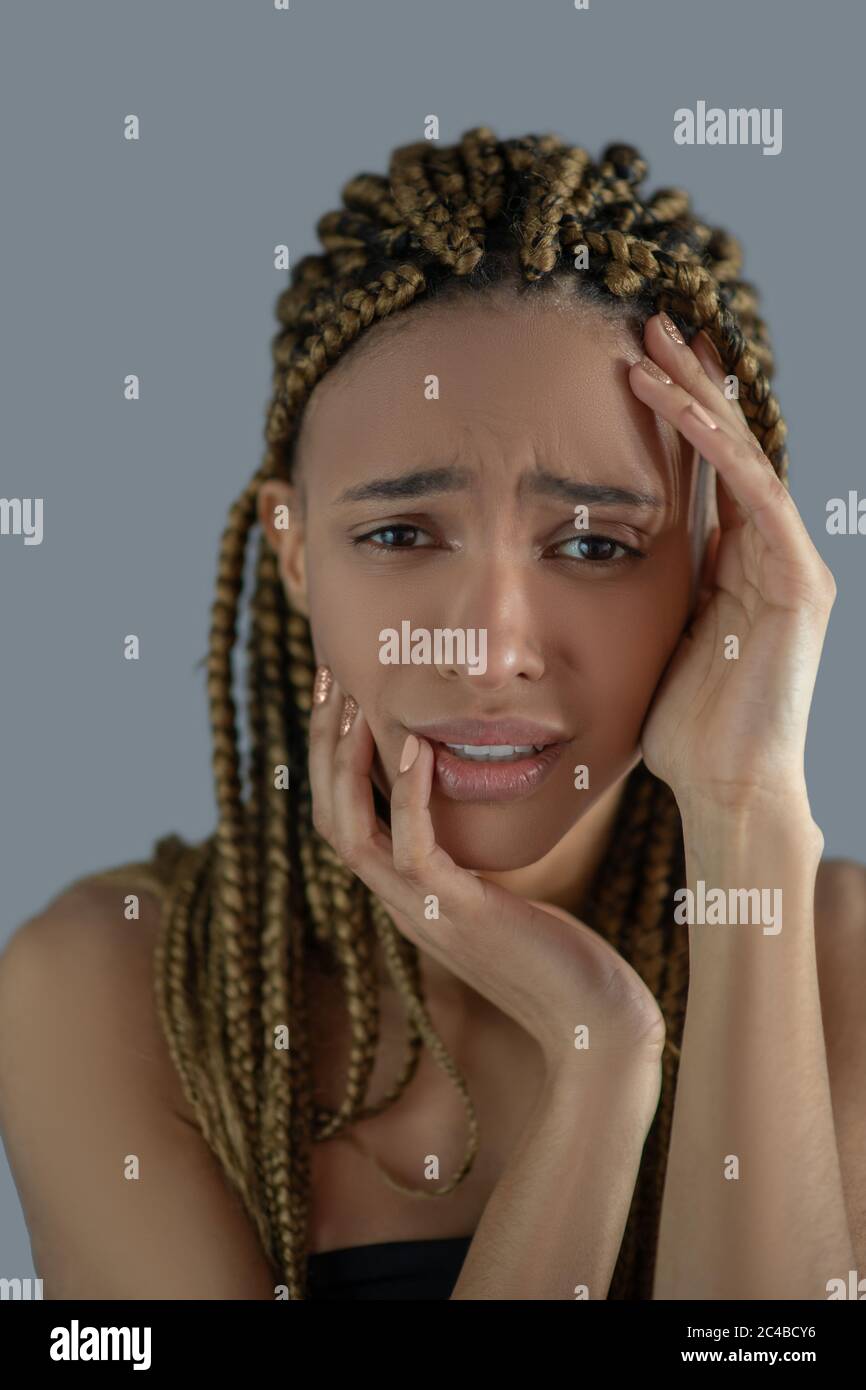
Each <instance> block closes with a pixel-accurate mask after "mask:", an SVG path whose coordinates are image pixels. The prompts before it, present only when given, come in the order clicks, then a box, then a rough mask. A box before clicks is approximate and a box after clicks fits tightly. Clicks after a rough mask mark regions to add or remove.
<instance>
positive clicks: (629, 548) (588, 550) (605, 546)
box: [555, 535, 646, 565]
mask: <svg viewBox="0 0 866 1390" xmlns="http://www.w3.org/2000/svg"><path fill="white" fill-rule="evenodd" d="M564 545H575V546H581V547H585V549H584V550H583V551H581V553H579V554H578V555H574V554H572V555H566V556H565V558H566V559H572V560H585V561H589V562H590V563H591V564H596V565H615V564H619V563H621V562H622V561H624V560H645V559H646V555H645V554H644V552H643V551H642V550H637V549H636V548H635V547H634V546H633V545H624V544H623V542H622V541H615V540H613V539H612V538H611V537H610V536H595V535H586V536H570V537H569V538H568V540H565V541H560V542H559V543H558V545H557V546H556V547H555V548H556V549H557V550H561V547H562V546H564ZM615 551H620V552H621V554H619V555H616V554H614V553H613V552H615Z"/></svg>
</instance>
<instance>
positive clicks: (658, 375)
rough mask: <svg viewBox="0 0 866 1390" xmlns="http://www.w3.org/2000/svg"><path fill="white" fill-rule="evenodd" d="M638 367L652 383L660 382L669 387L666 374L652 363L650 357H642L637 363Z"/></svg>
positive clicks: (668, 379)
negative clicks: (649, 377)
mask: <svg viewBox="0 0 866 1390" xmlns="http://www.w3.org/2000/svg"><path fill="white" fill-rule="evenodd" d="M638 366H639V367H642V368H643V370H644V371H645V372H646V373H647V376H651V377H652V379H653V381H662V382H664V384H665V385H666V386H670V385H671V379H670V377H669V376H668V374H667V372H664V371H662V369H661V367H660V366H659V364H658V362H654V361H653V360H652V358H651V357H642V358H641V359H640V361H639V362H638Z"/></svg>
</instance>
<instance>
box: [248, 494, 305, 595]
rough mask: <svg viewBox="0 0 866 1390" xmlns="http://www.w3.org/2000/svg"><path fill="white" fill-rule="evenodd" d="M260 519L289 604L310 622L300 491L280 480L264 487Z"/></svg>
mask: <svg viewBox="0 0 866 1390" xmlns="http://www.w3.org/2000/svg"><path fill="white" fill-rule="evenodd" d="M258 517H259V523H260V525H261V528H262V531H263V532H264V534H265V535H266V537H267V539H268V544H269V545H270V547H271V549H272V550H273V552H274V554H275V555H276V557H277V566H278V568H279V571H280V577H281V579H282V581H283V584H284V586H285V589H286V593H287V595H288V598H289V602H290V603H291V605H292V607H293V608H294V609H296V610H297V611H298V612H299V613H303V615H304V617H305V618H308V617H309V616H310V614H309V607H308V602H307V552H306V532H305V526H304V518H303V515H302V510H301V506H300V498H299V496H298V492H297V489H296V488H295V487H293V486H292V484H291V483H286V482H283V481H282V479H279V478H270V479H268V481H267V482H264V483H262V485H261V487H260V488H259V495H258Z"/></svg>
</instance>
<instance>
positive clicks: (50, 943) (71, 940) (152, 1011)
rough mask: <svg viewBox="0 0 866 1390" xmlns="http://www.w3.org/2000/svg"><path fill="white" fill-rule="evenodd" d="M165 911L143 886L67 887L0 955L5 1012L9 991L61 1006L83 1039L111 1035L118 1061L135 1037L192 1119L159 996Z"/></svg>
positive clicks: (159, 1082)
mask: <svg viewBox="0 0 866 1390" xmlns="http://www.w3.org/2000/svg"><path fill="white" fill-rule="evenodd" d="M131 891H134V892H135V893H136V897H137V899H138V915H137V916H132V917H131V916H130V915H129V913H128V912H127V910H126V903H127V897H128V893H129V892H131ZM161 910H162V909H161V902H160V899H159V897H158V896H157V893H156V892H155V891H154V890H153V889H148V888H145V887H143V886H142V885H141V884H140V883H137V884H135V886H134V887H133V886H132V885H124V884H123V882H122V880H121V881H118V882H117V883H110V882H109V883H107V882H104V881H101V880H100V879H99V877H98V876H94V877H86V878H82V879H79V880H77V881H76V882H74V883H72V884H71V885H69V886H68V887H66V888H64V889H63V890H62V892H60V893H58V894H57V896H56V897H54V898H53V899H51V901H50V902H49V903H47V904H46V905H45V906H44V907H43V908H42V909H40V910H39V911H37V912H36V913H35V914H34V915H33V916H32V917H30V918H28V920H27V921H26V922H24V923H23V924H22V925H21V926H19V927H18V928H17V930H16V931H14V932H13V934H12V936H11V937H10V939H9V941H8V942H7V944H6V947H5V949H4V951H3V952H2V953H0V1013H2V1006H3V1002H4V992H5V995H6V998H7V999H9V998H11V995H12V992H13V991H14V993H15V995H16V997H18V998H21V997H22V994H23V995H24V996H25V997H27V998H28V999H29V1000H30V1002H31V1003H32V1004H33V1005H34V1006H37V1005H38V1007H39V1009H40V1011H43V1012H44V1011H45V1010H51V1012H52V1013H53V1014H55V1015H56V1014H57V1012H58V1010H59V1011H62V1012H63V1013H64V1014H65V1015H66V1017H67V1022H68V1023H73V1022H74V1027H75V1029H76V1032H77V1033H78V1034H79V1036H81V1035H82V1033H85V1032H88V1033H89V1032H93V1031H97V1032H99V1033H100V1034H102V1035H103V1036H105V1037H111V1039H112V1041H113V1044H114V1047H113V1055H114V1059H115V1061H117V1060H119V1059H118V1050H121V1049H122V1048H123V1047H124V1046H125V1044H126V1041H127V1040H128V1044H129V1046H130V1047H131V1048H132V1049H134V1052H135V1056H136V1058H137V1059H138V1060H139V1061H141V1062H145V1061H146V1063H147V1068H148V1070H149V1075H150V1080H151V1083H152V1084H153V1086H154V1088H155V1089H156V1090H157V1091H158V1093H159V1095H160V1097H161V1098H162V1099H163V1100H164V1101H165V1102H166V1103H167V1104H169V1105H170V1106H171V1108H172V1109H174V1110H175V1111H176V1112H177V1113H178V1114H179V1115H181V1116H182V1117H183V1118H184V1119H187V1120H189V1121H192V1120H193V1118H194V1117H193V1114H192V1111H191V1108H190V1106H189V1104H188V1102H187V1100H186V1097H185V1096H184V1094H183V1089H182V1087H181V1085H180V1079H179V1077H178V1075H177V1072H176V1069H175V1067H174V1064H173V1062H172V1060H171V1056H170V1054H169V1051H168V1046H167V1044H166V1042H165V1039H164V1036H163V1033H162V1029H161V1027H160V1024H159V1018H158V1014H157V1009H156V999H155V996H154V989H153V968H154V963H153V961H154V951H155V949H156V944H157V939H158V935H159V928H160V917H161ZM0 1027H2V1023H0ZM0 1055H2V1052H0ZM0 1085H2V1075H0Z"/></svg>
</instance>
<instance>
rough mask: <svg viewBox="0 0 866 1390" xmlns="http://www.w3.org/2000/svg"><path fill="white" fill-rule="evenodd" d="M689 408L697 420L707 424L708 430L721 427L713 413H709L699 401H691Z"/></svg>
mask: <svg viewBox="0 0 866 1390" xmlns="http://www.w3.org/2000/svg"><path fill="white" fill-rule="evenodd" d="M689 410H690V411H691V412H692V414H693V415H694V416H695V418H696V419H697V420H700V422H701V424H702V425H706V427H707V429H708V430H717V429H718V428H719V427H718V425H717V424H716V422H715V420H714V419H713V417H712V415H708V414H707V412H706V411H705V410H704V407H703V406H702V405H698V403H697V401H689Z"/></svg>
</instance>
